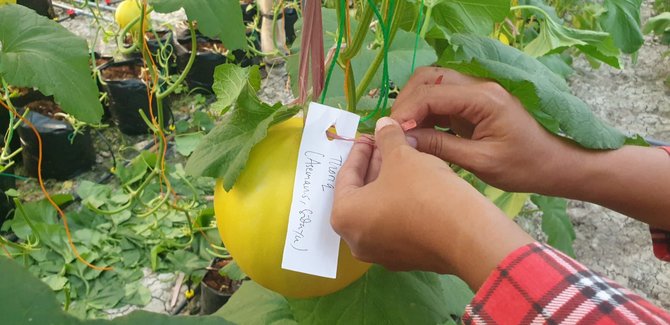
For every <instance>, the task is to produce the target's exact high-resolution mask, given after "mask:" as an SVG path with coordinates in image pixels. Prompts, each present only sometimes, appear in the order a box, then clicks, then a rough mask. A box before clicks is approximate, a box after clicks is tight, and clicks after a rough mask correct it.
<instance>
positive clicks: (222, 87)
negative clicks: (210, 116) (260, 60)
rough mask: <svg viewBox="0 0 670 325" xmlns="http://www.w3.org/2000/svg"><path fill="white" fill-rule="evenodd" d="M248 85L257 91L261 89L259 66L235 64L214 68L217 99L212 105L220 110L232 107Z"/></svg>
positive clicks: (214, 88)
mask: <svg viewBox="0 0 670 325" xmlns="http://www.w3.org/2000/svg"><path fill="white" fill-rule="evenodd" d="M251 70H255V71H251ZM247 87H251V89H254V90H256V91H258V89H260V73H259V72H258V66H253V67H251V68H242V67H240V66H238V65H235V64H222V65H220V66H217V67H216V69H215V70H214V85H213V86H212V89H213V90H214V93H215V94H216V99H217V100H216V102H214V103H213V104H212V107H213V108H215V109H217V110H219V111H224V110H226V109H228V108H230V106H232V105H233V104H234V103H235V101H237V98H238V97H239V96H240V94H242V91H244V89H246V88H247Z"/></svg>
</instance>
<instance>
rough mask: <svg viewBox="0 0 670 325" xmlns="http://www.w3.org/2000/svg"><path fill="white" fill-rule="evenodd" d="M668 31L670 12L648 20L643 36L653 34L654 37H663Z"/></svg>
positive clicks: (669, 27)
mask: <svg viewBox="0 0 670 325" xmlns="http://www.w3.org/2000/svg"><path fill="white" fill-rule="evenodd" d="M668 30H670V12H664V13H661V14H660V15H658V16H654V17H651V18H649V20H648V21H647V24H645V25H644V29H643V31H644V33H645V34H649V33H651V32H654V34H656V35H663V34H664V33H665V32H667V31H668Z"/></svg>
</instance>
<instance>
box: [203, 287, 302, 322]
mask: <svg viewBox="0 0 670 325" xmlns="http://www.w3.org/2000/svg"><path fill="white" fill-rule="evenodd" d="M214 315H216V316H222V317H225V318H226V319H228V320H230V321H231V322H233V323H236V324H248V325H266V324H267V325H280V324H281V325H283V324H286V325H288V324H298V323H297V322H296V321H295V319H293V314H292V312H291V307H290V306H289V304H288V301H287V300H286V298H284V296H282V295H280V294H278V293H275V292H273V291H270V290H268V289H265V288H263V287H261V286H260V285H259V284H257V283H256V282H253V281H245V282H244V284H242V287H240V289H239V290H237V292H235V294H234V295H233V296H232V297H231V298H230V300H229V301H228V302H227V303H226V304H225V305H223V307H222V308H221V309H219V311H217V312H216V313H214Z"/></svg>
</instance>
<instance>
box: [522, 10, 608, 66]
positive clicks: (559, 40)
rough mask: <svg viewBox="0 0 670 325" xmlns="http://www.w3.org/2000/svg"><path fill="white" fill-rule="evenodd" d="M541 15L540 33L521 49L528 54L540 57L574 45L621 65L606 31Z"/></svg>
mask: <svg viewBox="0 0 670 325" xmlns="http://www.w3.org/2000/svg"><path fill="white" fill-rule="evenodd" d="M543 16H544V19H542V20H540V34H539V35H538V36H537V37H536V38H535V39H534V40H532V41H531V42H530V43H528V45H526V47H525V48H524V49H523V51H524V52H526V53H527V54H528V55H530V56H532V57H540V56H543V55H546V54H551V53H560V52H562V51H563V50H565V49H566V48H568V47H575V48H577V49H579V50H580V51H582V52H583V53H584V54H586V55H589V56H591V57H593V58H595V59H597V60H600V61H603V62H605V63H607V64H609V65H611V66H613V67H616V68H620V67H621V64H620V62H619V50H618V49H617V48H616V47H615V46H614V43H613V42H614V41H613V39H612V37H611V36H610V35H609V34H608V33H603V32H597V31H592V30H581V29H575V28H570V27H566V26H562V25H560V24H558V23H557V22H555V21H553V20H552V19H551V18H547V16H546V15H543Z"/></svg>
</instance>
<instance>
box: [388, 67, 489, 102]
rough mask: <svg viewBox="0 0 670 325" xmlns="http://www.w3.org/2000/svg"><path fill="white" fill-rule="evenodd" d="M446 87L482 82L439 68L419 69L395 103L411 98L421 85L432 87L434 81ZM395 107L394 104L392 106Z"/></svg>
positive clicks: (403, 88)
mask: <svg viewBox="0 0 670 325" xmlns="http://www.w3.org/2000/svg"><path fill="white" fill-rule="evenodd" d="M438 79H439V80H440V83H441V84H446V85H473V84H476V83H480V82H482V80H481V79H478V78H475V77H471V76H468V75H464V74H462V73H459V72H456V71H455V70H451V69H446V68H440V67H420V68H418V69H416V71H415V72H414V74H413V75H412V76H411V77H410V78H409V80H408V81H407V83H406V84H405V85H404V86H403V87H402V89H401V90H400V94H398V98H396V101H395V103H396V104H400V103H402V102H403V100H405V98H407V97H411V96H413V95H412V94H413V93H414V90H415V88H416V87H419V86H423V85H434V84H435V81H436V80H438ZM393 106H395V104H394V105H393Z"/></svg>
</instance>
